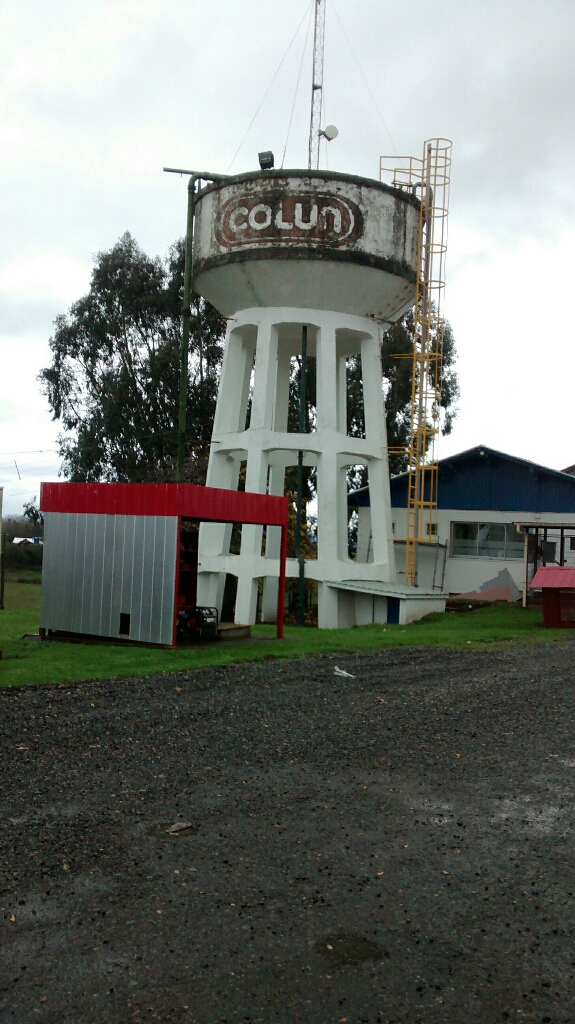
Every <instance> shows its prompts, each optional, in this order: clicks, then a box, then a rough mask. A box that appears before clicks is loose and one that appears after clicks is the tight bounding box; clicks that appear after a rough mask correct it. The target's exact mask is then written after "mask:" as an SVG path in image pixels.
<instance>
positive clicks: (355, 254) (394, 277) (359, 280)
mask: <svg viewBox="0 0 575 1024" xmlns="http://www.w3.org/2000/svg"><path fill="white" fill-rule="evenodd" d="M418 218H419V200H418V199H417V198H416V197H415V196H412V195H411V194H409V193H406V192H403V191H401V190H399V189H394V188H391V187H390V186H388V185H384V184H382V183H381V182H379V181H374V180H372V179H370V178H360V177H356V176H354V175H349V174H339V173H335V172H328V171H297V170H296V171H283V170H272V171H260V172H252V173H249V174H240V175H237V176H236V177H233V178H229V179H228V180H227V181H225V182H224V183H223V184H221V183H218V184H213V185H208V186H207V187H206V188H204V189H203V190H202V191H201V192H200V193H199V196H198V199H197V205H196V226H195V244H194V288H195V290H196V291H197V292H199V294H200V295H203V296H204V297H205V298H206V299H208V300H209V301H210V302H211V303H212V304H213V305H214V306H215V307H216V308H217V309H218V310H219V311H220V312H221V313H223V314H224V316H228V317H229V316H233V315H234V314H235V313H237V312H238V310H241V309H248V308H253V307H258V306H260V307H270V306H276V307H277V306H285V307H290V306H291V307H296V306H297V307H304V308H307V309H324V310H332V311H334V312H340V313H348V314H352V315H359V316H363V317H375V318H376V319H378V320H382V321H392V320H396V319H397V318H398V317H399V316H401V314H402V313H404V312H405V311H406V310H407V309H409V308H410V307H411V306H412V305H413V298H414V290H415V289H414V281H415V263H416V252H417V230H418Z"/></svg>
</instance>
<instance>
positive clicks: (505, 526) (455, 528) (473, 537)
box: [451, 523, 524, 558]
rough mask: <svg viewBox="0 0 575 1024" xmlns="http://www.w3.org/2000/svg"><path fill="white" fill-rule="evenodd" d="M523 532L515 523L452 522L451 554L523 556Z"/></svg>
mask: <svg viewBox="0 0 575 1024" xmlns="http://www.w3.org/2000/svg"><path fill="white" fill-rule="evenodd" d="M523 546H524V538H523V534H522V533H520V532H519V530H518V529H517V528H516V527H515V526H514V525H513V523H452V524H451V554H452V555H453V556H456V557H461V556H465V557H467V558H523Z"/></svg>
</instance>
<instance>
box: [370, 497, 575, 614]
mask: <svg viewBox="0 0 575 1024" xmlns="http://www.w3.org/2000/svg"><path fill="white" fill-rule="evenodd" d="M364 519H365V516H364ZM406 519H407V513H406V509H403V508H394V509H392V522H393V535H394V539H395V548H396V565H397V582H398V583H403V582H404V581H405V577H404V575H403V573H402V570H403V569H404V567H405V544H404V543H402V538H405V530H406ZM558 521H560V522H561V523H565V524H566V525H567V524H571V525H572V527H573V533H572V536H573V537H574V538H575V514H572V515H568V514H565V513H557V512H546V513H529V512H485V511H483V510H481V511H478V510H477V509H438V512H437V537H438V541H439V544H440V545H443V547H440V548H439V550H438V551H437V552H436V548H435V545H430V547H429V549H426V548H424V547H423V545H420V548H419V551H418V561H419V568H418V584H419V586H420V587H425V588H431V587H432V586H433V584H434V571H435V576H436V585H437V584H438V583H440V582H441V568H442V562H443V558H444V557H445V579H444V589H445V590H446V591H447V592H448V593H450V594H465V593H468V592H470V591H473V590H478V589H479V588H480V587H481V586H482V585H483V584H484V583H486V582H487V580H491V579H493V578H494V577H495V576H497V574H498V573H499V572H501V570H502V569H508V570H509V573H510V575H511V578H512V579H513V581H514V583H515V584H516V586H517V587H518V588H519V589H520V590H521V589H522V588H523V581H524V573H525V567H524V562H523V558H488V557H485V558H484V557H472V556H469V555H452V554H451V524H452V523H456V522H458V523H510V524H512V523H529V524H530V525H531V526H539V527H541V528H543V527H545V524H546V523H550V524H551V523H557V522H558ZM365 531H366V527H365V522H364V535H365ZM368 532H369V531H368ZM547 540H548V541H555V542H556V544H557V560H558V559H559V541H560V532H559V530H552V529H549V530H548V534H547ZM569 541H570V538H569V536H568V535H567V534H566V536H565V564H566V565H575V548H574V549H573V550H571V546H570V542H569ZM436 567H437V568H436ZM438 574H439V580H437V576H438Z"/></svg>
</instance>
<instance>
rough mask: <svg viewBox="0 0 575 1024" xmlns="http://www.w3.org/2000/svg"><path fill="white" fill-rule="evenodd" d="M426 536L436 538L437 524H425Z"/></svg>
mask: <svg viewBox="0 0 575 1024" xmlns="http://www.w3.org/2000/svg"><path fill="white" fill-rule="evenodd" d="M427 536H428V537H437V523H428V524H427Z"/></svg>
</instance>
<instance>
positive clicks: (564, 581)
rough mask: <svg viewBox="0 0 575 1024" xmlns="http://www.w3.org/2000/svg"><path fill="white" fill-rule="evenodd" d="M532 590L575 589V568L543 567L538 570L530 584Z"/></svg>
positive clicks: (565, 566) (561, 566) (566, 566)
mask: <svg viewBox="0 0 575 1024" xmlns="http://www.w3.org/2000/svg"><path fill="white" fill-rule="evenodd" d="M530 586H531V589H532V590H535V589H537V588H539V587H541V589H545V590H547V589H551V590H560V589H561V588H562V587H565V588H573V589H575V566H572V565H543V566H541V568H540V569H538V570H537V572H536V573H535V576H534V577H533V579H532V580H531V583H530Z"/></svg>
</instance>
